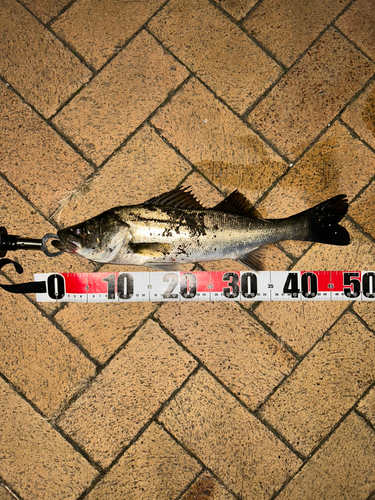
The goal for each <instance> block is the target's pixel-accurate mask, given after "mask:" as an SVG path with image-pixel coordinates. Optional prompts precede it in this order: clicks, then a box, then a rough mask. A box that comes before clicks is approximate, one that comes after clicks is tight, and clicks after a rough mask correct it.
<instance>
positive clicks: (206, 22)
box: [149, 0, 281, 113]
mask: <svg viewBox="0 0 375 500" xmlns="http://www.w3.org/2000/svg"><path fill="white" fill-rule="evenodd" d="M149 28H150V29H151V31H152V32H153V33H154V34H155V35H156V36H157V37H158V39H159V40H160V41H161V42H162V43H163V44H164V45H165V46H167V47H168V48H169V49H170V50H171V51H172V52H173V53H174V54H176V55H177V57H178V58H179V59H180V60H181V61H182V62H184V63H185V64H186V65H187V66H188V67H189V68H191V69H192V70H193V71H194V72H195V73H196V74H197V76H198V77H200V78H201V79H202V80H203V81H204V82H205V83H206V84H207V85H208V86H209V87H210V88H212V89H213V90H214V91H215V92H216V93H217V95H218V96H219V97H221V98H222V99H224V101H225V102H226V103H227V104H229V105H230V106H231V107H232V108H233V109H234V110H235V111H237V112H238V113H243V112H245V111H246V109H247V108H248V107H249V105H250V104H252V103H253V102H254V101H255V100H256V99H257V98H258V97H260V95H261V94H262V93H263V92H264V91H265V90H266V89H267V88H268V87H269V86H270V85H271V84H272V83H274V81H275V80H276V79H277V77H278V76H280V75H281V68H280V67H279V66H278V65H277V64H276V63H275V62H274V61H272V59H270V58H269V57H268V56H266V54H265V53H264V52H263V51H262V50H261V49H260V48H259V47H258V46H257V45H256V44H255V43H254V42H252V41H251V40H250V39H249V38H248V37H247V36H246V35H245V34H244V33H243V32H242V31H241V30H240V29H239V28H237V27H236V26H235V25H234V24H233V23H231V22H230V21H229V20H228V19H227V18H226V16H224V15H222V14H220V12H219V11H218V10H217V9H215V7H213V6H212V5H211V4H210V2H209V1H208V0H172V1H171V2H169V4H168V5H167V6H166V7H165V8H164V9H162V10H161V11H160V13H159V14H158V15H157V16H155V17H154V19H152V21H151V22H150V23H149Z"/></svg>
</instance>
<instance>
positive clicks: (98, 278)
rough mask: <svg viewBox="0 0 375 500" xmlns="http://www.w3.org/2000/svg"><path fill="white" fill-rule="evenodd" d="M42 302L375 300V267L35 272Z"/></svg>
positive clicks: (38, 294) (37, 296)
mask: <svg viewBox="0 0 375 500" xmlns="http://www.w3.org/2000/svg"><path fill="white" fill-rule="evenodd" d="M34 279H35V281H42V282H44V283H45V289H46V291H45V292H44V293H37V294H36V299H37V301H38V302H56V301H57V302H92V303H95V302H163V301H168V302H170V301H217V300H219V301H231V300H232V301H233V300H241V301H243V300H249V301H262V300H267V301H301V300H302V301H312V300H328V301H332V300H356V301H357V300H359V301H361V300H363V301H375V271H262V272H259V273H254V272H251V271H214V272H208V271H207V272H206V271H204V272H203V271H197V272H195V271H194V272H173V271H171V272H162V271H161V272H152V271H150V272H134V273H133V272H114V273H111V272H106V273H49V274H35V275H34Z"/></svg>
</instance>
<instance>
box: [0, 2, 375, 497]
mask: <svg viewBox="0 0 375 500" xmlns="http://www.w3.org/2000/svg"><path fill="white" fill-rule="evenodd" d="M0 102H1V104H0V148H1V155H0V192H1V195H2V202H1V204H0V205H1V221H0V222H1V224H0V225H4V226H6V227H7V229H8V231H12V232H13V233H15V234H17V233H18V234H21V235H22V236H29V237H41V236H43V235H44V234H45V233H47V232H55V230H56V229H57V228H58V227H61V226H64V225H70V224H73V223H75V222H78V221H79V220H83V219H85V218H87V217H90V216H93V215H96V214H97V213H99V212H101V211H103V210H105V209H108V208H111V207H113V206H116V205H124V204H132V203H138V202H143V201H145V200H147V199H148V198H150V197H152V196H155V195H157V194H160V193H162V192H164V191H167V190H169V189H173V188H174V187H176V186H177V185H190V186H192V188H193V191H194V192H195V193H196V195H197V197H198V198H199V199H200V200H201V201H202V202H203V203H205V204H206V205H207V206H209V205H214V204H215V203H217V202H218V201H220V200H221V199H222V197H223V196H224V195H227V194H228V193H230V192H231V191H233V190H235V189H239V190H240V191H241V192H243V193H244V194H245V195H246V196H247V197H248V198H249V199H250V200H251V201H252V202H253V203H256V205H257V207H258V208H259V210H260V211H261V213H262V214H264V215H265V216H270V217H284V216H288V215H291V214H292V213H295V212H297V211H299V210H302V209H305V208H307V207H309V206H312V205H314V204H316V203H318V202H319V201H322V200H323V199H325V198H328V197H330V196H334V195H336V194H340V193H346V194H347V195H348V198H349V201H350V208H349V213H348V216H347V217H346V219H345V221H344V225H345V226H346V227H347V228H348V229H349V231H350V233H351V236H352V241H353V242H352V244H351V245H350V246H349V247H345V248H344V247H341V248H340V247H339V248H335V247H328V246H323V245H319V244H307V243H296V242H294V243H291V242H285V243H283V244H280V245H273V246H271V247H270V248H269V249H268V252H267V257H266V259H267V260H266V267H267V268H268V269H292V268H295V269H309V268H310V269H315V270H319V269H321V270H324V269H330V270H335V269H339V270H348V269H351V268H353V269H375V187H374V186H375V182H374V177H375V3H374V0H352V1H350V0H311V1H308V0H298V1H297V0H259V1H257V0H166V1H163V0H143V1H142V0H132V1H123V0H73V1H72V0H0ZM17 257H18V258H19V259H20V261H21V262H22V264H23V266H24V268H25V275H24V277H23V281H27V280H32V274H33V273H34V272H52V271H65V272H69V271H75V272H87V271H96V270H99V267H98V266H95V265H93V264H90V263H88V262H84V261H83V260H79V259H77V258H74V257H72V256H68V255H65V256H61V257H60V258H59V259H56V260H54V259H47V258H46V257H45V256H44V255H43V254H41V253H37V252H36V253H30V252H27V253H26V252H19V253H18V255H17ZM228 266H229V267H233V262H230V261H226V262H224V263H218V262H215V263H210V264H207V265H205V266H204V267H203V269H206V270H213V269H226V268H228ZM235 267H236V268H239V265H237V264H236V266H235ZM107 268H108V266H105V268H104V269H107ZM112 269H113V268H112ZM133 270H135V269H133ZM137 270H138V269H137ZM1 278H2V281H4V280H6V279H10V280H12V281H15V282H17V281H19V277H18V276H17V275H16V274H15V273H14V274H12V273H8V272H7V276H4V275H3V276H2V277H1ZM0 400H1V401H0V499H1V500H11V499H12V498H19V499H21V500H34V499H40V500H63V499H64V500H65V499H71V500H78V499H79V500H84V499H87V500H94V499H95V500H104V499H105V500H123V499H129V500H138V499H139V500H141V499H142V500H178V499H180V500H205V499H206V500H208V499H212V500H235V499H237V500H240V499H244V500H245V499H246V500H272V499H278V500H302V499H304V500H305V499H309V500H336V499H337V500H344V499H345V500H366V499H369V498H373V495H374V492H375V312H374V305H373V304H368V303H367V304H366V303H363V304H360V303H358V304H355V305H353V304H350V303H347V302H342V303H328V302H321V303H319V302H314V303H288V304H285V303H269V302H263V303H254V304H252V305H251V304H250V303H235V302H233V303H203V304H200V303H184V304H177V303H169V304H164V305H161V304H150V303H146V304H134V303H133V304H121V305H120V304H117V305H114V304H99V305H90V304H69V305H65V306H61V305H59V306H56V305H54V304H52V305H46V304H36V303H35V297H34V296H33V295H30V296H20V295H17V296H16V295H11V294H7V293H5V292H2V293H1V308H0Z"/></svg>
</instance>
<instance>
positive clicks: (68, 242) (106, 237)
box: [52, 214, 130, 262]
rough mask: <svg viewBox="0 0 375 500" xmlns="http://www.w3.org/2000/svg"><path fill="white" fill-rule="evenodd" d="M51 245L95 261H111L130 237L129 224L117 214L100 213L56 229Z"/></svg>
mask: <svg viewBox="0 0 375 500" xmlns="http://www.w3.org/2000/svg"><path fill="white" fill-rule="evenodd" d="M57 236H58V240H53V242H52V245H53V246H54V247H56V248H58V249H59V250H62V251H63V252H67V253H71V254H76V255H80V256H81V257H84V258H85V259H89V260H92V261H95V262H111V261H112V260H113V259H114V258H115V257H116V255H117V254H118V253H119V251H120V250H121V248H122V247H123V246H124V245H125V244H126V243H127V242H128V241H129V239H130V232H129V225H128V224H126V223H125V222H123V221H122V220H119V218H118V217H116V216H113V215H111V216H108V215H106V214H102V215H101V216H98V217H94V218H93V219H89V220H87V221H85V222H82V223H80V224H76V225H74V226H70V227H67V228H65V229H60V230H59V231H57Z"/></svg>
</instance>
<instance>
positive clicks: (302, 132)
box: [249, 28, 375, 160]
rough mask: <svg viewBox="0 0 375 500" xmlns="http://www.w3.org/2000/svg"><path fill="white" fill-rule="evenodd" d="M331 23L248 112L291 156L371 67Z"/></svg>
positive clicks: (357, 86) (321, 126)
mask: <svg viewBox="0 0 375 500" xmlns="http://www.w3.org/2000/svg"><path fill="white" fill-rule="evenodd" d="M374 69H375V67H374V64H373V63H372V62H371V61H369V60H368V59H367V58H366V57H365V56H363V55H362V54H361V53H360V52H358V51H357V50H356V49H355V48H354V47H353V46H352V45H351V44H350V43H349V42H348V41H347V40H346V39H345V38H343V37H342V36H341V35H340V34H339V33H337V32H336V31H335V30H334V29H332V28H330V29H329V30H328V31H327V32H326V33H324V35H323V36H322V38H320V39H319V40H318V41H317V42H316V43H315V44H314V45H313V46H312V47H311V49H310V50H309V51H308V52H307V53H306V54H305V55H304V57H303V58H302V59H301V60H300V61H298V63H297V64H296V65H295V66H293V68H292V69H291V70H290V71H289V72H288V73H287V74H286V75H285V76H284V77H283V79H282V80H281V81H280V82H279V83H278V84H277V85H276V86H275V87H274V88H273V89H272V91H271V92H270V93H269V94H268V95H267V97H266V98H265V99H264V100H263V101H262V102H261V103H260V104H259V106H257V107H256V108H255V109H254V111H253V112H252V113H251V114H250V117H249V122H250V123H251V124H252V125H253V126H254V127H255V128H256V129H257V130H259V131H260V132H262V134H264V135H265V136H266V137H267V139H269V140H270V141H271V142H272V143H274V144H275V146H277V147H278V148H279V150H280V151H281V152H282V153H284V154H285V155H288V157H290V158H291V159H292V160H294V159H296V158H297V157H298V156H299V155H300V154H301V153H302V152H303V151H304V150H305V149H306V147H307V146H308V145H309V144H310V142H311V141H312V140H314V139H316V137H317V136H318V134H319V133H320V132H321V131H322V130H323V129H324V128H325V127H326V126H327V125H328V124H329V122H330V121H331V120H332V119H333V118H334V117H335V116H336V115H337V113H339V111H340V110H341V109H342V108H343V106H344V105H345V103H346V101H347V100H349V99H350V98H351V97H353V96H354V94H355V93H356V92H358V91H359V90H360V89H361V87H362V86H363V85H364V84H365V83H366V81H367V80H368V79H369V78H370V76H371V75H372V74H373V73H374Z"/></svg>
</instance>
